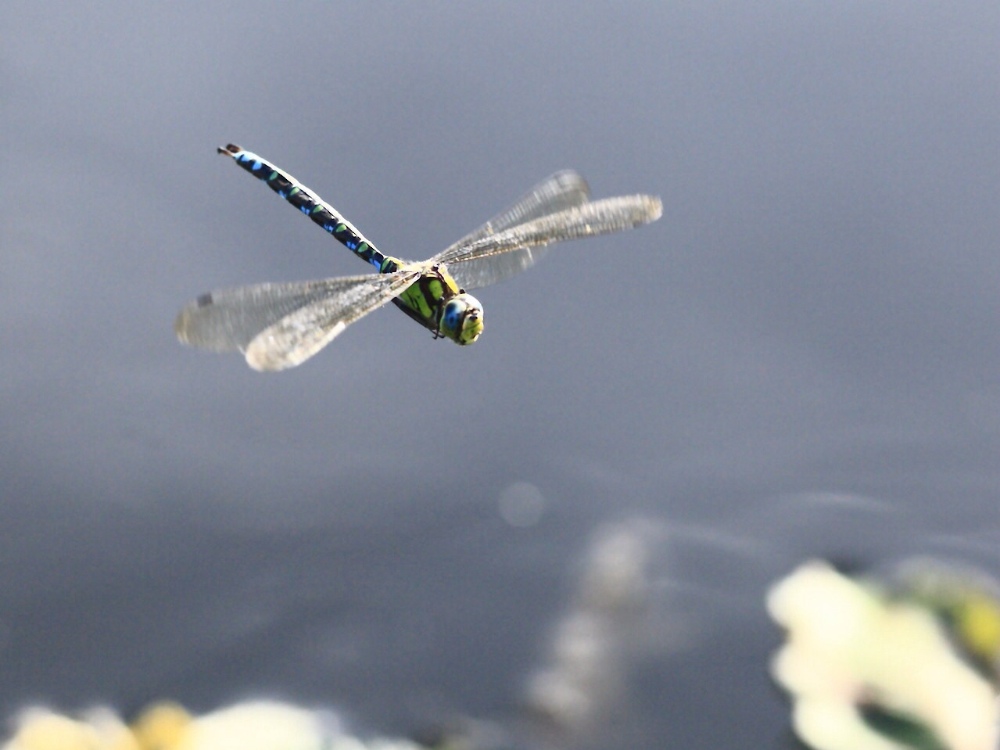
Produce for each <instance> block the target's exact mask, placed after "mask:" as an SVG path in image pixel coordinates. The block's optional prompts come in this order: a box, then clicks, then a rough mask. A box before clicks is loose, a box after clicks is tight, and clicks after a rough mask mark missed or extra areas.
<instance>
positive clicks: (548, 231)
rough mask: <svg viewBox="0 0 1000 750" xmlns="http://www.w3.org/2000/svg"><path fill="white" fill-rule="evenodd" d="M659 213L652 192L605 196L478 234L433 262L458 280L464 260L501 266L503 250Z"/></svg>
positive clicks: (623, 225)
mask: <svg viewBox="0 0 1000 750" xmlns="http://www.w3.org/2000/svg"><path fill="white" fill-rule="evenodd" d="M662 213H663V206H662V204H661V203H660V199H659V198H656V197H653V196H651V195H623V196H619V197H617V198H604V199H602V200H599V201H593V202H590V203H584V204H583V205H580V206H575V207H573V208H568V209H566V210H563V211H559V212H557V213H554V214H549V215H547V216H542V217H540V218H537V219H534V220H532V221H528V222H526V223H524V224H519V225H517V226H514V227H511V228H509V229H506V230H504V231H502V232H499V233H497V234H492V235H487V236H483V237H480V238H479V239H477V240H475V241H473V242H472V243H470V244H468V245H465V246H460V247H453V248H450V249H449V250H446V251H445V252H443V253H441V254H439V255H437V256H435V257H434V258H433V262H435V263H444V264H445V265H447V266H448V270H449V271H450V272H451V274H452V276H454V277H455V279H456V280H458V279H459V277H460V276H462V275H463V268H464V267H465V265H466V264H472V263H475V264H476V265H477V266H478V267H479V268H488V267H489V265H491V264H496V265H497V266H502V264H503V260H502V256H503V255H504V254H506V253H523V252H524V251H525V250H530V249H532V248H538V247H544V246H545V245H550V244H552V243H554V242H563V241H564V240H573V239H579V238H581V237H596V236H597V235H601V234H611V233H614V232H621V231H623V230H625V229H632V228H634V227H637V226H641V225H643V224H648V223H649V222H651V221H656V219H658V218H660V216H661V214H662ZM487 261H488V262H487ZM525 267H526V266H525ZM469 288H474V287H471V286H470V287H469Z"/></svg>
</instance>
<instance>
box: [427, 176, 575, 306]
mask: <svg viewBox="0 0 1000 750" xmlns="http://www.w3.org/2000/svg"><path fill="white" fill-rule="evenodd" d="M589 198H590V188H589V187H588V185H587V181H586V180H584V179H583V177H581V176H580V175H578V174H577V173H576V172H571V171H563V172H556V173H555V174H554V175H552V176H550V177H548V178H547V179H545V180H543V181H542V182H540V183H538V184H537V185H535V187H533V188H532V189H531V190H530V191H529V192H527V193H526V194H525V195H523V196H522V197H521V198H520V199H519V200H518V201H517V202H516V203H514V205H513V206H511V207H510V208H508V209H507V210H506V211H503V212H502V213H499V214H497V215H496V216H494V217H493V218H492V219H490V220H489V221H488V222H486V223H485V224H483V225H482V226H481V227H479V228H478V229H476V230H475V231H474V232H470V233H469V234H467V235H466V236H465V237H463V238H462V239H460V240H459V241H458V242H456V243H454V244H453V245H452V246H451V247H449V248H448V249H446V250H445V251H444V252H445V253H448V252H453V251H454V250H456V249H457V248H462V247H466V246H468V245H471V244H473V243H474V242H476V241H477V240H479V239H482V238H483V237H488V236H491V235H495V234H497V233H498V232H502V231H504V230H506V229H510V228H511V227H515V226H517V225H518V224H523V223H525V222H527V221H531V220H533V219H537V218H539V217H542V216H546V215H548V214H552V213H557V212H559V211H563V210H565V209H567V208H572V207H573V206H579V205H581V204H583V203H586V202H587V200H588V199H589ZM544 253H545V250H544V249H542V248H534V249H531V248H523V249H521V250H519V251H512V252H509V253H507V254H505V255H504V256H503V257H502V259H501V258H491V259H489V260H486V259H484V260H480V261H469V262H468V263H466V264H464V265H463V266H462V267H461V269H459V270H458V275H456V276H455V280H456V281H457V282H458V285H459V286H461V287H463V288H465V289H478V288H479V287H483V286H487V285H489V284H495V283H497V282H498V281H503V280H504V279H508V278H510V277H511V276H514V275H515V274H517V273H520V272H521V271H523V270H525V269H527V268H529V267H531V266H533V265H534V264H535V263H536V262H537V261H538V260H539V259H540V258H541V257H542V255H544Z"/></svg>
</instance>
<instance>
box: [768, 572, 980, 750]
mask: <svg viewBox="0 0 1000 750" xmlns="http://www.w3.org/2000/svg"><path fill="white" fill-rule="evenodd" d="M903 584H904V585H905V586H907V587H908V588H905V589H900V590H898V591H893V590H891V589H887V588H885V587H881V586H878V585H876V584H875V583H873V582H866V581H863V580H861V581H859V580H854V579H852V578H849V577H847V576H845V575H842V574H840V573H838V572H837V571H836V570H834V569H833V568H832V567H831V566H830V565H828V564H826V563H824V562H819V561H813V562H809V563H806V564H804V565H803V566H801V567H800V568H799V569H798V570H796V571H795V572H793V573H792V574H791V575H790V576H788V577H787V578H785V579H784V580H782V581H780V582H778V583H777V584H776V585H775V586H774V587H773V588H772V589H771V591H770V593H769V594H768V597H767V607H768V611H769V612H770V614H771V617H772V618H773V619H774V620H775V621H776V622H778V623H779V624H780V625H782V626H783V627H784V628H785V629H786V630H787V636H788V641H787V644H786V645H785V646H784V647H783V648H782V649H781V650H780V651H779V652H778V653H777V654H776V656H775V658H774V660H773V663H772V674H773V676H774V678H775V680H776V681H777V682H778V683H779V684H781V685H782V686H783V687H784V688H785V689H786V690H787V691H788V692H789V693H790V694H791V696H792V699H793V701H794V708H793V724H794V727H795V731H796V733H797V734H798V735H799V737H800V738H801V739H802V740H803V741H804V742H806V743H808V744H809V745H811V746H813V747H814V748H817V750H906V749H907V748H914V747H919V748H928V747H937V748H945V749H946V750H993V749H994V748H995V747H996V743H997V718H998V716H997V705H996V694H995V690H994V686H993V684H992V683H991V682H990V680H988V679H986V677H984V676H983V674H981V673H980V672H979V671H977V669H976V668H975V667H974V665H973V664H971V663H969V661H968V660H967V659H966V658H963V653H962V651H961V650H956V648H955V644H956V642H957V641H956V639H958V640H961V639H962V638H963V634H964V632H979V629H978V628H975V627H973V628H971V630H970V629H968V628H966V630H965V631H963V630H962V629H961V628H960V629H957V630H956V629H955V628H954V627H952V628H948V629H946V627H945V626H944V625H943V624H942V622H943V621H942V619H941V618H940V617H939V614H940V610H939V609H938V608H937V607H935V606H934V605H933V604H932V603H931V602H929V601H928V599H927V598H926V597H924V598H921V597H919V596H916V595H915V591H914V589H913V588H912V584H911V583H907V582H906V581H905V580H904V581H903ZM959 590H960V589H957V588H956V589H954V591H956V592H958V591H959ZM938 593H941V592H940V591H938ZM992 604H993V611H994V612H998V611H1000V610H998V609H997V603H996V601H993V602H992ZM980 605H981V606H985V605H983V603H982V602H980ZM977 611H978V610H977ZM948 622H951V623H952V625H954V624H955V622H956V621H955V620H954V618H952V619H951V620H948Z"/></svg>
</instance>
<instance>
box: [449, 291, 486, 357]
mask: <svg viewBox="0 0 1000 750" xmlns="http://www.w3.org/2000/svg"><path fill="white" fill-rule="evenodd" d="M442 305H443V306H442V308H441V318H440V320H439V322H438V333H439V334H441V335H442V336H444V337H445V338H449V339H451V340H452V341H454V342H455V343H456V344H462V345H465V344H472V343H474V342H475V340H476V339H478V338H479V334H481V333H482V332H483V306H482V303H480V301H479V300H477V299H476V298H475V297H473V296H472V295H471V294H468V293H466V292H460V293H459V294H456V295H455V296H454V297H451V298H450V299H447V300H442Z"/></svg>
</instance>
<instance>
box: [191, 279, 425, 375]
mask: <svg viewBox="0 0 1000 750" xmlns="http://www.w3.org/2000/svg"><path fill="white" fill-rule="evenodd" d="M416 276H417V274H416V273H415V272H412V271H401V272H399V273H394V274H384V275H373V274H369V275H365V276H350V277H344V278H335V279H323V280H319V281H305V282H292V283H282V284H257V285H254V286H246V287H240V288H237V289H224V290H220V291H216V292H211V293H209V294H205V295H202V296H201V297H199V298H198V299H197V300H195V301H194V302H192V303H191V304H189V305H188V306H187V307H185V308H184V309H183V310H181V312H180V314H179V315H178V316H177V321H176V322H175V323H174V330H175V331H176V332H177V338H179V339H180V340H181V341H182V342H184V343H186V344H190V345H192V346H197V347H201V348H203V349H210V350H213V351H241V352H245V354H246V359H247V363H248V364H249V365H250V366H251V367H253V368H254V369H257V370H281V369H285V368H287V367H294V366H295V365H297V364H301V363H302V362H304V361H305V360H306V359H308V358H309V357H311V356H312V355H313V354H315V353H316V352H318V351H319V350H320V349H322V348H323V347H324V346H326V344H328V343H330V341H332V340H333V339H334V337H336V336H337V334H339V333H340V332H341V331H342V330H344V328H345V327H347V326H348V325H349V324H350V323H353V322H354V321H355V320H357V319H358V318H360V317H362V316H363V315H365V314H367V313H369V312H371V311H372V310H374V309H376V308H377V307H379V306H381V305H383V304H385V303H386V302H388V301H389V300H391V299H392V298H393V297H394V296H396V294H398V293H399V292H400V291H402V289H404V288H405V287H406V286H407V285H408V283H411V282H412V281H413V280H414V279H415V278H416Z"/></svg>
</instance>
